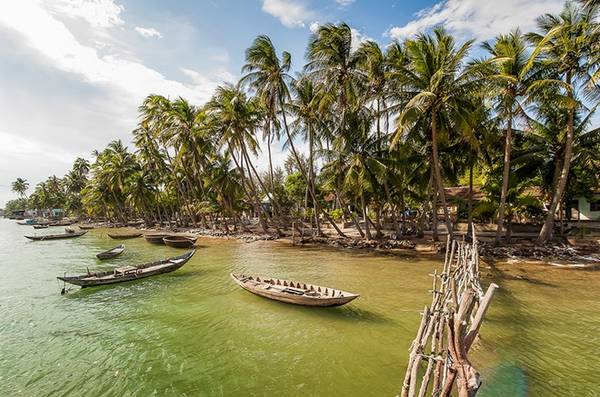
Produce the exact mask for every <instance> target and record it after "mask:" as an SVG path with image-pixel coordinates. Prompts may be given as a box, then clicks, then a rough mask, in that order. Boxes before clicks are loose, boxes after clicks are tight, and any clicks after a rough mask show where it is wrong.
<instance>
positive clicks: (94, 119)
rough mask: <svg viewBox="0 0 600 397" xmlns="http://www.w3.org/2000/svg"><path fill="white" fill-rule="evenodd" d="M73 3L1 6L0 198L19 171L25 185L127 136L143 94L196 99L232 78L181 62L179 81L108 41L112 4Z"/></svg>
mask: <svg viewBox="0 0 600 397" xmlns="http://www.w3.org/2000/svg"><path fill="white" fill-rule="evenodd" d="M44 1H45V0H44ZM109 3H110V4H114V3H112V2H106V1H105V0H103V1H99V2H98V1H97V2H95V3H94V4H96V5H98V4H109ZM81 4H85V5H84V8H85V7H90V6H89V4H88V2H66V1H63V2H57V3H53V4H52V7H49V6H48V5H47V4H46V3H42V2H41V1H39V0H19V1H14V2H12V4H11V5H10V7H4V9H3V11H2V13H0V42H1V43H2V45H1V46H0V59H2V62H0V85H1V86H2V87H3V89H2V90H0V142H2V143H3V145H0V206H1V204H2V201H4V200H7V199H9V198H12V194H11V193H10V191H9V189H8V188H6V189H5V188H4V187H5V186H9V185H10V181H11V180H13V179H14V178H16V177H18V176H21V177H25V178H27V179H29V180H30V182H31V183H32V185H34V184H35V183H37V182H38V181H40V180H42V179H45V178H46V177H47V176H48V174H52V173H56V174H57V175H58V176H61V175H63V174H64V173H65V172H66V171H67V170H68V168H69V167H70V163H71V162H72V161H73V160H74V158H75V156H77V155H86V154H89V153H90V151H91V150H93V149H101V148H102V147H103V146H104V145H106V144H107V143H108V142H109V141H111V140H113V139H118V138H120V139H123V141H124V142H125V143H126V144H127V143H128V141H129V139H131V131H132V129H133V128H134V127H135V124H136V122H137V120H136V117H137V106H138V105H139V104H140V102H141V101H142V100H143V98H144V97H146V96H147V95H148V94H150V93H155V94H162V95H166V96H170V97H171V98H174V97H177V96H183V97H184V98H187V99H189V100H190V101H191V102H192V103H194V104H198V105H199V104H202V103H204V102H205V101H207V100H208V99H209V98H210V95H212V92H213V90H214V88H215V87H216V86H217V84H220V83H221V81H222V80H223V79H226V80H233V76H232V75H231V74H229V73H228V72H227V71H226V70H225V69H217V70H215V71H214V72H213V71H208V72H203V73H200V72H199V71H195V70H191V69H192V68H188V69H186V70H187V71H186V72H184V73H185V77H187V80H184V79H183V78H182V80H181V81H177V80H175V79H173V78H171V77H169V76H166V75H165V74H163V73H160V72H159V71H158V70H156V69H154V68H152V67H150V66H148V65H146V64H144V63H143V62H142V61H140V60H139V59H138V58H137V57H136V54H135V53H134V52H130V51H123V50H122V49H119V48H116V47H117V46H116V45H113V44H112V43H115V42H116V43H118V44H120V39H119V38H118V37H117V36H113V33H115V34H118V33H120V32H123V31H124V30H121V29H119V30H118V31H117V32H111V31H110V29H108V28H110V27H111V26H113V27H114V26H117V25H122V24H124V22H123V21H122V20H121V19H120V18H119V17H118V16H119V13H120V11H119V12H113V13H112V14H110V13H100V12H98V13H95V12H89V10H87V11H85V12H84V11H82V10H81V9H79V8H76V5H81ZM117 7H120V6H117ZM119 10H122V8H119ZM98 15H100V16H101V17H99V16H98ZM109 15H112V16H109ZM71 18H77V19H81V21H82V22H84V26H82V24H81V23H70V21H69V19H71ZM92 25H93V26H92ZM97 32H101V33H99V35H100V39H101V40H100V42H99V41H98V40H99V39H98V38H97V36H96V33H97ZM123 45H125V46H126V45H127V43H126V42H123ZM221 55H223V54H221ZM173 69H174V72H175V73H177V68H173ZM4 143H6V144H4ZM40 165H43V166H42V167H41V166H40Z"/></svg>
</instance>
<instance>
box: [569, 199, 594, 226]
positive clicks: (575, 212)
mask: <svg viewBox="0 0 600 397" xmlns="http://www.w3.org/2000/svg"><path fill="white" fill-rule="evenodd" d="M570 207H571V208H570V210H571V219H576V220H581V221H600V192H596V193H594V194H593V195H592V197H591V198H590V199H588V198H587V197H575V199H574V200H573V201H572V202H571V203H570Z"/></svg>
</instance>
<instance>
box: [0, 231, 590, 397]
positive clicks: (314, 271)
mask: <svg viewBox="0 0 600 397" xmlns="http://www.w3.org/2000/svg"><path fill="white" fill-rule="evenodd" d="M60 230H61V229H58V228H56V229H55V231H60ZM50 231H51V229H48V230H42V231H39V232H44V233H48V232H50ZM26 233H33V230H32V228H31V227H29V226H18V225H16V224H15V223H14V221H9V220H0V270H1V272H2V273H1V274H2V277H1V278H0V396H13V395H24V396H150V395H159V396H275V395H285V396H328V397H330V396H394V395H395V394H397V392H398V391H399V387H400V385H401V382H402V377H403V374H404V367H405V365H406V358H407V349H408V347H409V345H410V342H411V340H412V338H413V337H414V334H415V332H416V328H417V326H418V322H419V315H418V311H419V310H420V309H421V308H422V307H423V305H425V304H426V303H428V301H429V296H428V295H427V290H428V289H429V286H430V277H429V276H428V274H429V273H430V272H431V271H432V269H433V268H434V267H436V266H437V267H439V265H440V264H439V261H437V260H432V259H428V258H426V257H423V258H421V257H406V258H399V257H391V256H374V255H370V254H365V253H357V252H350V251H334V250H325V249H316V248H303V249H302V248H292V247H288V246H285V245H283V244H280V243H265V242H256V243H240V242H235V241H226V240H212V239H201V240H199V244H200V245H201V248H200V249H199V250H198V252H197V253H196V255H195V257H194V258H193V259H192V260H191V261H190V262H189V263H188V264H186V265H185V266H184V267H183V268H182V269H180V270H178V271H177V272H174V273H170V274H166V275H162V276H159V277H155V278H151V279H147V280H142V281H138V282H133V283H127V284H121V285H114V286H109V287H101V288H91V289H85V290H79V289H77V288H74V289H73V290H72V291H71V292H70V293H68V294H67V295H65V296H61V295H60V293H59V290H60V288H59V285H58V284H57V281H56V279H55V277H56V276H57V275H61V274H63V272H67V273H69V274H76V273H80V272H83V271H85V270H86V268H88V267H89V269H90V270H96V269H101V268H106V267H110V266H115V265H123V264H127V263H132V264H136V263H141V262H144V261H147V260H152V259H157V258H161V257H165V256H171V255H175V254H178V253H181V252H182V251H180V250H176V249H171V248H167V247H161V246H155V245H150V244H148V243H146V242H145V241H144V240H143V239H135V240H127V241H125V244H126V245H127V252H126V253H125V254H124V255H123V256H122V257H121V258H118V259H115V260H113V261H112V262H108V263H100V262H98V261H96V260H95V258H94V254H95V253H97V252H99V251H101V250H104V249H107V248H110V247H112V246H114V245H116V244H115V241H114V240H110V239H109V238H108V237H107V236H106V234H105V231H103V230H93V231H90V232H89V233H88V234H87V235H85V236H83V237H81V238H77V239H73V240H57V241H47V242H29V241H28V240H26V239H24V238H23V234H26ZM231 271H245V272H253V273H258V274H266V275H275V276H281V277H286V278H291V279H297V280H300V281H310V282H313V283H317V284H320V285H331V286H334V287H336V288H341V289H346V290H349V291H353V292H358V293H360V294H361V297H360V298H359V299H358V300H356V301H354V302H352V303H351V304H349V305H347V306H343V307H339V308H329V309H322V308H304V307H297V306H292V305H286V304H283V303H278V302H274V301H270V300H267V299H264V298H260V297H257V296H254V295H252V294H250V293H248V292H246V291H243V290H241V289H240V288H239V287H237V286H236V285H235V284H234V283H233V282H232V281H231V280H230V278H229V272H231ZM524 271H526V272H527V273H526V274H528V277H529V279H528V280H522V279H515V278H514V277H507V274H508V273H509V272H510V274H511V275H514V274H515V273H516V274H519V272H521V273H523V272H524ZM486 272H487V273H489V274H491V276H490V278H489V279H488V280H486V282H488V281H489V280H491V279H494V280H495V281H496V282H498V283H499V284H500V285H501V287H502V289H501V290H500V291H499V293H498V295H497V299H496V300H495V301H494V304H493V307H492V309H491V311H490V312H489V314H488V317H487V319H486V322H485V324H484V327H483V329H482V332H483V338H482V340H481V342H480V343H479V344H478V346H477V350H476V352H475V353H474V354H473V355H472V359H473V361H474V363H475V365H476V366H477V367H478V368H479V369H480V371H481V372H482V375H483V381H484V385H483V388H482V391H481V393H480V395H481V396H484V397H485V396H488V397H490V396H494V397H499V396H526V395H527V396H596V395H600V386H599V385H600V379H599V378H598V376H597V373H598V368H600V337H599V336H598V335H599V334H600V300H599V299H598V296H597V293H598V286H599V285H600V274H598V273H592V272H573V271H565V270H560V271H557V270H556V269H554V268H552V269H550V268H548V267H547V266H537V265H503V266H500V267H498V268H495V269H491V270H487V271H486Z"/></svg>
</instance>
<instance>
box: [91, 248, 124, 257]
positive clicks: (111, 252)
mask: <svg viewBox="0 0 600 397" xmlns="http://www.w3.org/2000/svg"><path fill="white" fill-rule="evenodd" d="M124 251H125V244H121V245H117V246H116V247H115V248H111V249H109V250H107V251H104V252H100V253H99V254H97V255H96V257H97V258H98V259H111V258H114V257H117V256H119V255H121V254H122V253H123V252H124Z"/></svg>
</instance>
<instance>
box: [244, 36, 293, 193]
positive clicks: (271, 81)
mask: <svg viewBox="0 0 600 397" xmlns="http://www.w3.org/2000/svg"><path fill="white" fill-rule="evenodd" d="M291 65H292V57H291V55H290V53H289V52H287V51H283V52H282V53H281V60H280V59H279V57H278V56H277V52H276V51H275V46H274V45H273V42H272V41H271V39H270V38H269V37H268V36H264V35H261V36H258V37H257V38H256V39H255V40H254V42H253V43H252V45H251V46H250V47H249V48H248V49H247V50H246V64H245V65H244V66H243V67H242V73H246V74H245V75H244V76H243V77H242V79H241V80H240V82H241V83H242V84H248V85H249V86H250V87H251V88H252V89H253V90H255V92H256V96H257V97H258V99H259V100H260V102H261V103H262V104H263V105H264V107H265V117H266V122H265V134H264V139H265V140H266V141H267V153H268V156H269V177H270V181H271V186H272V185H273V160H272V154H271V143H272V140H273V139H279V119H278V117H277V114H278V112H279V111H282V109H281V106H280V104H281V100H282V99H283V100H284V101H285V99H286V98H288V97H289V90H288V85H289V84H290V83H291V82H292V81H293V78H292V77H291V76H290V75H289V70H290V67H291Z"/></svg>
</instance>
